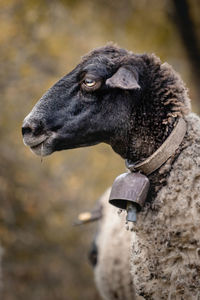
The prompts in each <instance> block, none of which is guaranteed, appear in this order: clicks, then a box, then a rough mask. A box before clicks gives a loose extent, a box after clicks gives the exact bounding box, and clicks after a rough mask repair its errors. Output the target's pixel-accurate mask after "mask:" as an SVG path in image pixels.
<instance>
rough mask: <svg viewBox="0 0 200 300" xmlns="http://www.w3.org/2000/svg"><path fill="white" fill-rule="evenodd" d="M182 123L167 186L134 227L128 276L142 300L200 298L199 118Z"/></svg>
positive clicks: (193, 115)
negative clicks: (184, 126)
mask: <svg viewBox="0 0 200 300" xmlns="http://www.w3.org/2000/svg"><path fill="white" fill-rule="evenodd" d="M186 122H187V124H188V132H187V136H186V137H185V139H184V143H183V148H184V149H183V150H182V152H181V153H180V155H179V157H178V158H177V160H176V161H175V163H174V164H173V167H172V170H171V172H170V174H169V177H168V179H167V184H166V186H164V187H163V188H162V189H161V190H160V191H159V193H158V195H157V197H156V199H155V200H154V205H153V207H154V210H150V209H149V210H148V211H145V210H144V211H143V212H142V213H141V214H139V216H138V221H137V224H136V225H135V227H134V237H133V245H132V260H131V273H132V276H133V280H134V286H135V289H136V293H137V294H138V295H140V296H143V297H144V299H199V298H198V297H199V296H200V196H199V195H200V155H199V154H200V119H199V117H197V116H196V115H195V114H189V115H188V116H187V117H186ZM164 168H169V166H168V165H167V163H166V164H165V166H163V168H162V169H161V170H160V172H161V173H162V172H164Z"/></svg>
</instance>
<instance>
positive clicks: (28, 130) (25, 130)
mask: <svg viewBox="0 0 200 300" xmlns="http://www.w3.org/2000/svg"><path fill="white" fill-rule="evenodd" d="M31 132H32V129H31V127H28V126H27V127H25V126H23V127H22V135H25V134H29V133H31Z"/></svg>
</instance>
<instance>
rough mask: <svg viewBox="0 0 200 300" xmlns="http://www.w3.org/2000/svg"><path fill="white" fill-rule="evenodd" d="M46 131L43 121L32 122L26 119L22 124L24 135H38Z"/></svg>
mask: <svg viewBox="0 0 200 300" xmlns="http://www.w3.org/2000/svg"><path fill="white" fill-rule="evenodd" d="M42 133H44V125H43V123H42V121H37V122H36V121H32V122H27V121H25V122H24V124H23V126H22V135H23V136H25V135H30V134H32V135H34V136H38V135H41V134H42Z"/></svg>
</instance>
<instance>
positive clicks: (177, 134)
mask: <svg viewBox="0 0 200 300" xmlns="http://www.w3.org/2000/svg"><path fill="white" fill-rule="evenodd" d="M186 130H187V125H186V122H185V120H184V119H183V118H179V119H178V122H177V124H176V126H175V127H174V129H173V130H172V132H171V134H170V135H169V136H168V138H167V139H166V140H165V141H164V143H163V144H162V145H161V146H160V147H159V148H158V149H157V150H156V151H155V152H154V153H153V154H152V155H151V156H149V157H148V158H147V159H145V160H144V161H143V162H141V163H139V164H134V163H131V162H129V161H128V160H126V167H127V168H128V169H129V170H130V171H131V172H137V171H140V172H142V173H143V174H145V175H149V174H151V173H153V172H154V171H155V170H157V169H158V168H160V167H161V166H162V165H163V164H164V163H165V162H166V161H167V160H168V159H169V158H170V157H171V156H172V155H173V154H174V153H175V151H176V150H177V149H178V147H179V146H180V144H181V142H182V140H183V138H184V136H185V133H186Z"/></svg>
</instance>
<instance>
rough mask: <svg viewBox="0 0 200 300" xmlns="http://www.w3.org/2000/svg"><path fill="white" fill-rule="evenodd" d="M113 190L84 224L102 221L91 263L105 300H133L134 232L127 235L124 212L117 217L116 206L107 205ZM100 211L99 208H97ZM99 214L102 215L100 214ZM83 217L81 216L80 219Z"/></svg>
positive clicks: (92, 250)
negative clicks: (132, 243)
mask: <svg viewBox="0 0 200 300" xmlns="http://www.w3.org/2000/svg"><path fill="white" fill-rule="evenodd" d="M109 194H110V188H109V189H107V190H106V192H105V193H104V194H103V195H102V196H101V197H100V199H99V200H98V202H97V205H95V208H94V210H93V211H92V212H91V213H89V214H88V213H86V214H83V216H85V215H86V216H87V218H85V219H84V221H81V222H80V223H79V224H84V223H87V222H89V221H95V220H96V219H97V214H98V215H99V216H101V217H98V219H100V220H99V221H98V229H97V233H96V234H95V238H94V241H93V242H92V245H91V249H90V253H89V260H90V262H91V264H92V265H93V267H94V274H95V282H96V286H97V287H98V290H99V292H100V294H101V296H102V298H103V299H127V300H132V299H133V295H134V294H135V291H134V285H133V279H132V276H131V272H130V271H131V268H130V259H131V234H132V232H131V231H127V230H126V228H125V226H124V224H125V222H126V220H125V218H126V214H125V212H121V213H120V215H118V214H116V209H115V207H114V206H112V205H110V204H109V203H108V198H109ZM96 207H97V208H96ZM97 209H98V210H99V213H97V212H98V210H97ZM80 216H82V214H81V215H80Z"/></svg>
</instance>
